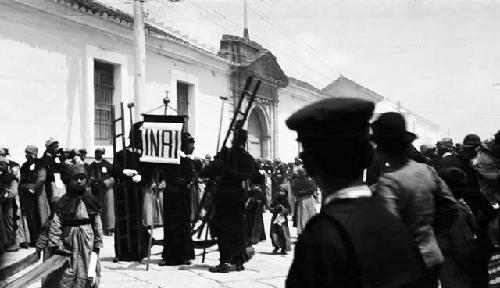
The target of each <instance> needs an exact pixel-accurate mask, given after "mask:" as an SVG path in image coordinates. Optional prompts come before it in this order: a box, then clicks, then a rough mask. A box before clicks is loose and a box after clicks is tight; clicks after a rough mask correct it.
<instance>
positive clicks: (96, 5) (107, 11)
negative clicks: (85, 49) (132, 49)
mask: <svg viewBox="0 0 500 288" xmlns="http://www.w3.org/2000/svg"><path fill="white" fill-rule="evenodd" d="M45 1H52V2H55V3H58V4H60V5H64V6H67V7H69V8H71V9H73V10H76V11H79V12H81V13H84V14H88V15H90V16H94V17H97V18H102V19H104V20H107V21H110V22H113V23H115V24H117V25H120V26H122V27H126V28H128V29H133V25H134V18H133V17H132V15H129V14H127V13H125V12H123V11H121V10H119V9H116V8H114V7H111V6H108V5H106V4H104V3H101V2H98V1H96V0H45ZM144 30H145V32H146V35H148V36H149V37H152V38H156V39H162V40H168V41H171V42H175V43H177V44H179V45H182V46H185V47H187V48H190V49H193V50H196V51H198V52H200V53H203V54H205V55H208V56H210V57H213V58H216V59H217V60H220V61H224V62H227V61H226V60H225V59H223V58H221V57H219V56H218V55H217V54H216V53H213V52H211V51H208V50H206V49H203V48H202V47H199V46H196V45H194V44H192V43H190V42H189V41H187V40H185V39H183V38H181V37H177V36H175V35H173V34H172V33H169V32H168V31H166V29H165V28H163V27H159V25H158V24H153V23H150V22H149V21H147V22H146V23H145V29H144Z"/></svg>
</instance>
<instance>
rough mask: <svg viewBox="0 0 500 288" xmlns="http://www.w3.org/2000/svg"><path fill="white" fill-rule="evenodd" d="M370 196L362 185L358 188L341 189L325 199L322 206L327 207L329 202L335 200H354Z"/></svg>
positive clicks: (370, 192)
mask: <svg viewBox="0 0 500 288" xmlns="http://www.w3.org/2000/svg"><path fill="white" fill-rule="evenodd" d="M370 196H372V191H371V190H370V188H369V187H368V186H367V185H365V184H363V185H358V186H352V187H349V188H344V189H341V190H339V191H337V192H335V193H333V194H331V195H330V196H328V197H326V199H325V202H324V203H323V206H326V205H328V204H329V203H330V202H332V201H334V200H336V199H354V198H361V197H370Z"/></svg>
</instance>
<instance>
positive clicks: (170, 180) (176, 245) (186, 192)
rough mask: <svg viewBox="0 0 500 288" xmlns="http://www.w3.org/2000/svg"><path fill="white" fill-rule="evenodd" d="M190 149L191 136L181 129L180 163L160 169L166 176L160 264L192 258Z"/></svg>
mask: <svg viewBox="0 0 500 288" xmlns="http://www.w3.org/2000/svg"><path fill="white" fill-rule="evenodd" d="M193 151H194V138H193V137H191V135H190V134H189V133H183V134H182V144H181V152H182V153H181V161H180V165H168V167H165V168H164V169H163V173H164V177H165V180H166V187H165V190H164V193H163V205H164V213H165V215H164V219H165V221H164V226H163V232H164V234H163V235H164V236H163V237H164V238H163V239H164V240H163V253H162V258H163V260H162V261H161V262H160V266H164V265H181V264H189V263H190V260H191V259H194V245H193V241H192V239H191V226H190V220H191V196H192V195H191V194H192V193H191V189H192V188H193V185H194V183H193V181H194V180H195V179H194V178H195V173H194V163H193V160H192V159H191V158H190V155H191V154H192V153H193Z"/></svg>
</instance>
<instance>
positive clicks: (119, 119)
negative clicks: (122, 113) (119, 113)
mask: <svg viewBox="0 0 500 288" xmlns="http://www.w3.org/2000/svg"><path fill="white" fill-rule="evenodd" d="M122 120H123V117H120V118H116V119H115V120H113V121H114V122H118V121H122Z"/></svg>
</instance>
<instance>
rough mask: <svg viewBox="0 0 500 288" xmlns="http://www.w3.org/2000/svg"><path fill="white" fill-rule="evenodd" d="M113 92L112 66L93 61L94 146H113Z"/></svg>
mask: <svg viewBox="0 0 500 288" xmlns="http://www.w3.org/2000/svg"><path fill="white" fill-rule="evenodd" d="M113 90H114V86H113V65H111V64H108V63H103V62H99V61H94V95H95V111H94V114H95V118H94V128H95V129H94V140H95V144H96V145H111V144H113V135H112V134H113V133H112V131H113V129H112V125H113V119H112V108H113Z"/></svg>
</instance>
